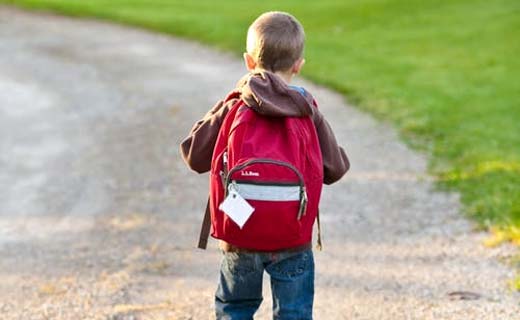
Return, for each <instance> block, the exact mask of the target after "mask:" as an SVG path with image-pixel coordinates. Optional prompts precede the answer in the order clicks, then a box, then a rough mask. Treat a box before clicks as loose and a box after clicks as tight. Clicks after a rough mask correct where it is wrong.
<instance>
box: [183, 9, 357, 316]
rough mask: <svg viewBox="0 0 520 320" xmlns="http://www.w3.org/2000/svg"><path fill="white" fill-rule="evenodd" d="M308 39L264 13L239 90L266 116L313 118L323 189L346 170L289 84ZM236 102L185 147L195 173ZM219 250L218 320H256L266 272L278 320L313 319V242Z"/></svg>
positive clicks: (287, 20)
mask: <svg viewBox="0 0 520 320" xmlns="http://www.w3.org/2000/svg"><path fill="white" fill-rule="evenodd" d="M304 39H305V34H304V31H303V28H302V26H301V24H300V23H299V22H298V21H297V20H296V19H295V18H294V17H293V16H292V15H290V14H287V13H284V12H267V13H264V14H262V15H261V16H260V17H258V18H257V19H256V20H255V21H254V22H253V24H252V25H251V26H250V27H249V30H248V33H247V52H246V53H244V60H245V65H246V67H247V70H248V71H249V73H248V74H247V75H246V76H245V77H244V78H243V79H241V80H240V81H239V83H238V84H237V88H236V89H235V91H238V92H240V97H239V98H238V99H241V100H242V101H243V102H244V103H245V105H246V106H247V107H249V108H251V109H253V110H254V111H255V112H257V113H259V114H260V115H262V116H265V117H277V118H279V117H310V118H311V119H312V121H313V123H314V126H315V128H316V133H317V136H318V140H319V146H320V149H321V153H322V154H321V156H322V159H323V177H324V178H323V183H325V184H331V183H333V182H335V181H337V180H339V179H340V178H341V177H342V176H343V175H344V174H345V173H346V172H347V170H348V169H349V161H348V159H347V156H346V154H345V152H344V150H343V149H342V148H341V147H339V146H338V144H337V142H336V139H335V137H334V134H333V132H332V130H331V128H330V126H329V124H328V123H327V121H326V120H325V119H324V118H323V115H322V114H321V113H320V112H319V111H318V109H317V108H316V107H315V106H314V102H313V101H314V99H313V98H312V96H311V95H310V94H309V93H308V92H307V91H305V89H303V88H301V87H295V86H290V85H289V83H290V82H291V80H292V77H293V76H294V75H296V74H298V73H299V72H300V70H301V68H302V66H303V64H304V59H303V57H302V54H303V47H304ZM236 102H237V99H231V100H227V101H220V102H218V103H217V104H216V105H215V106H214V107H213V108H212V109H211V110H210V111H209V112H208V113H207V114H206V115H205V117H204V118H203V119H201V120H200V121H198V122H197V123H196V124H195V125H194V127H193V129H192V130H191V132H190V135H189V136H188V137H187V138H186V139H185V140H184V141H183V142H182V144H181V153H182V155H183V158H184V160H185V162H186V163H187V164H188V166H189V167H190V168H192V169H193V170H195V171H197V172H199V173H202V172H207V171H209V170H210V168H211V159H212V153H213V149H214V146H215V143H216V139H217V135H218V133H219V130H220V127H221V125H222V122H223V121H224V119H225V117H226V115H227V113H228V111H230V109H231V107H232V106H233V105H235V103H236ZM253 214H254V213H253ZM273 223H276V222H273ZM220 247H221V249H222V251H223V261H222V265H221V272H220V282H219V286H218V289H217V292H216V295H215V307H216V317H217V319H241V320H243V319H253V315H254V313H255V312H256V310H257V309H258V307H259V306H260V304H261V302H262V278H263V272H264V270H265V271H266V272H267V273H268V274H269V275H270V277H271V290H272V295H273V317H274V319H312V306H313V299H314V259H313V253H312V249H311V243H307V244H304V245H300V246H297V247H291V248H288V249H283V250H278V251H274V252H265V251H254V250H248V249H245V248H239V247H236V246H233V245H231V244H229V243H226V242H224V241H221V245H220Z"/></svg>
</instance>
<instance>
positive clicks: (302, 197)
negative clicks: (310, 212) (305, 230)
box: [298, 187, 308, 220]
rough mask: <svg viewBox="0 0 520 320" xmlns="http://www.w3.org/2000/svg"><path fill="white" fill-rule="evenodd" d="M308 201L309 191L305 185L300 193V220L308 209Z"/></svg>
mask: <svg viewBox="0 0 520 320" xmlns="http://www.w3.org/2000/svg"><path fill="white" fill-rule="evenodd" d="M307 201H308V199H307V191H305V187H302V190H301V194H300V210H299V211H298V220H300V219H301V218H302V216H304V215H305V213H306V211H307Z"/></svg>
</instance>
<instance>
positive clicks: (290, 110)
mask: <svg viewBox="0 0 520 320" xmlns="http://www.w3.org/2000/svg"><path fill="white" fill-rule="evenodd" d="M237 87H238V89H239V91H240V97H241V99H242V100H243V101H244V102H245V104H246V105H247V106H248V107H250V108H252V109H253V110H254V111H256V112H258V113H259V114H261V115H265V116H269V117H305V116H310V115H312V114H313V110H314V107H313V101H314V99H313V97H312V96H311V94H310V93H308V92H307V91H305V90H304V89H303V88H301V87H296V86H289V85H287V84H286V83H285V82H284V81H283V80H282V79H281V78H280V77H278V76H277V75H275V74H273V73H271V72H267V71H263V72H255V73H249V74H247V75H245V76H244V77H243V78H242V79H241V80H240V81H239V82H238V85H237Z"/></svg>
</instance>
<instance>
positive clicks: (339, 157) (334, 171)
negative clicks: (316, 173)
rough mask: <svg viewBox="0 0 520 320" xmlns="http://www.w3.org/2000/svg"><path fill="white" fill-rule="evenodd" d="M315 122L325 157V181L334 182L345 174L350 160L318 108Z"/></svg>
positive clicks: (315, 113) (327, 182)
mask: <svg viewBox="0 0 520 320" xmlns="http://www.w3.org/2000/svg"><path fill="white" fill-rule="evenodd" d="M314 124H315V125H316V131H317V133H318V139H319V141H320V148H321V154H322V157H323V183H325V184H332V183H334V182H336V181H338V180H339V179H341V177H343V175H345V173H346V172H347V171H348V169H349V168H350V162H349V160H348V158H347V154H346V153H345V150H344V149H343V148H342V147H340V146H339V145H338V142H337V141H336V137H335V136H334V133H333V132H332V128H331V127H330V125H329V123H328V122H327V120H325V118H324V117H323V114H322V113H321V112H320V111H319V110H318V109H315V112H314Z"/></svg>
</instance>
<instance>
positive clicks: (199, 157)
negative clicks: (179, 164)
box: [180, 100, 236, 173]
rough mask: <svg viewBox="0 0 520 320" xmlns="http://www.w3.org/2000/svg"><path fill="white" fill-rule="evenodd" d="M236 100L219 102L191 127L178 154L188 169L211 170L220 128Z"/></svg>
mask: <svg viewBox="0 0 520 320" xmlns="http://www.w3.org/2000/svg"><path fill="white" fill-rule="evenodd" d="M234 102H236V100H230V101H226V102H224V101H219V102H217V104H215V106H214V107H213V108H211V110H210V111H208V113H206V115H205V116H204V117H203V118H202V119H201V120H199V121H197V122H196V123H195V125H193V128H192V129H191V131H190V134H189V135H188V136H187V137H186V138H185V139H184V140H183V141H182V142H181V145H180V152H181V155H182V158H183V159H184V162H185V163H186V164H187V165H188V167H190V169H192V170H194V171H196V172H198V173H204V172H207V171H209V170H210V169H211V158H212V155H213V148H214V147H215V143H216V141H217V136H218V133H219V130H220V126H221V125H222V122H223V121H224V118H225V117H226V114H227V113H228V111H229V109H230V108H231V106H233V104H234Z"/></svg>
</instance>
